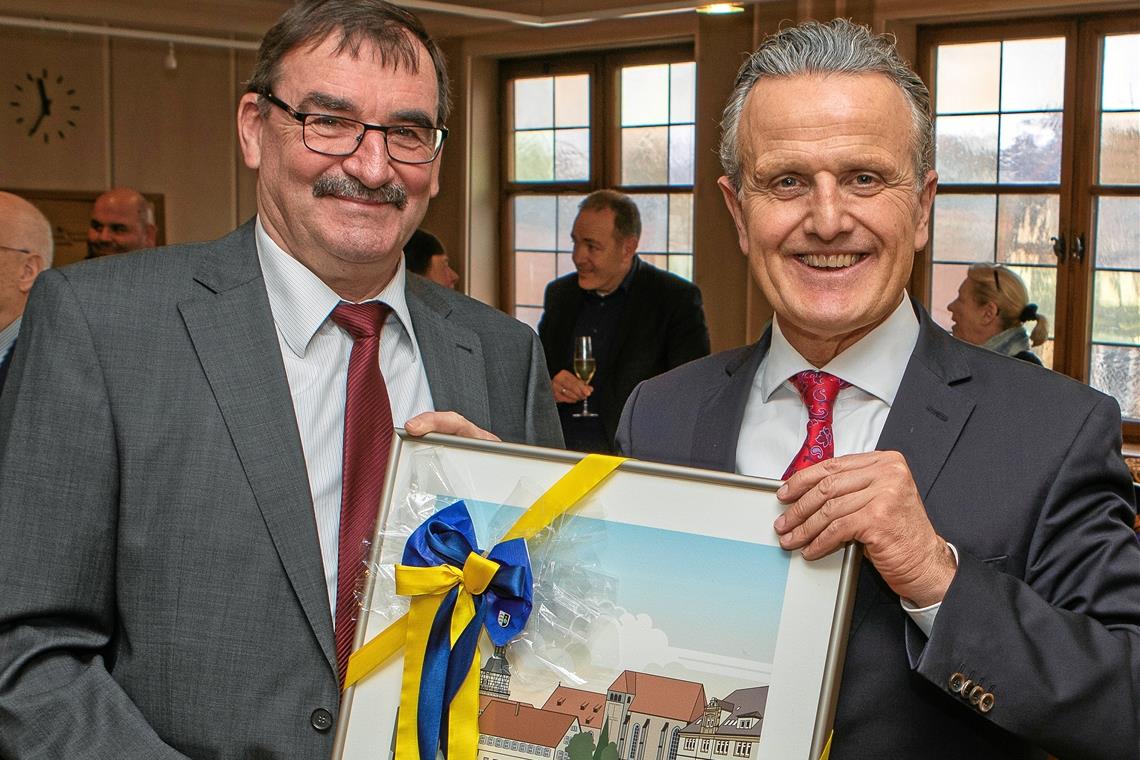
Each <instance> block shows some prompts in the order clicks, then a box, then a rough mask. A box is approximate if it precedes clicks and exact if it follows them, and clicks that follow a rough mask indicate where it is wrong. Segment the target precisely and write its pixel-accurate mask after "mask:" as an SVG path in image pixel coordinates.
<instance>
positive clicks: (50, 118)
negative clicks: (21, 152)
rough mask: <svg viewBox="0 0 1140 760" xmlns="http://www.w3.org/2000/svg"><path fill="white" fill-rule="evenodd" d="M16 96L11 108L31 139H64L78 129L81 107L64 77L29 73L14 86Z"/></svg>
mask: <svg viewBox="0 0 1140 760" xmlns="http://www.w3.org/2000/svg"><path fill="white" fill-rule="evenodd" d="M15 88H16V89H15V96H14V97H13V98H12V100H10V101H9V103H8V105H9V106H11V107H12V109H13V110H14V111H15V113H16V116H15V118H16V124H18V125H19V126H20V128H21V129H23V130H24V132H25V134H27V136H28V138H29V139H32V140H43V141H44V142H45V143H50V142H51V141H52V139H53V138H54V139H58V140H63V139H65V138H66V137H67V133H68V132H69V131H71V130H74V129H75V128H76V126H77V125H76V123H75V119H76V118H78V113H79V106H78V105H76V103H75V88H73V87H69V86H68V85H66V84H65V83H64V81H63V75H62V74H49V73H48V70H47V69H40V71H39V73H33V72H28V73H26V74H24V77H23V78H22V79H20V80H18V81H17V82H16V83H15Z"/></svg>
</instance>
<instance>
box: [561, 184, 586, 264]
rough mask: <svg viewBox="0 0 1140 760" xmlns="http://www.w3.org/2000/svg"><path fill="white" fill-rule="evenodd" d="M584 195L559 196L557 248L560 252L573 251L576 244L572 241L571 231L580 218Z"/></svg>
mask: <svg viewBox="0 0 1140 760" xmlns="http://www.w3.org/2000/svg"><path fill="white" fill-rule="evenodd" d="M584 197H585V196H584V195H560V196H558V238H557V246H558V250H560V251H571V250H573V248H574V243H573V242H572V241H571V240H570V230H572V229H573V228H574V220H575V219H576V218H577V217H578V204H579V203H581V202H582V199H583V198H584Z"/></svg>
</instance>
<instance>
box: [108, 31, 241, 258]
mask: <svg viewBox="0 0 1140 760" xmlns="http://www.w3.org/2000/svg"><path fill="white" fill-rule="evenodd" d="M166 53H167V46H166V45H163V44H160V43H154V42H140V41H134V40H120V39H115V40H112V41H111V77H110V78H111V104H112V105H111V114H112V120H111V121H112V129H111V146H112V159H113V175H114V176H113V177H112V181H113V183H114V184H117V185H118V184H121V185H129V186H131V187H135V188H138V189H139V190H143V191H146V192H160V193H163V194H164V195H165V197H166V213H167V239H168V240H169V241H170V242H172V243H181V242H186V241H191V240H208V239H211V238H216V237H218V236H220V235H222V234H224V233H226V232H228V231H229V230H230V229H232V227H233V225H232V218H233V209H234V207H235V187H234V184H235V183H234V169H233V160H234V159H233V157H234V151H235V150H236V139H237V138H236V134H235V127H234V102H233V92H232V88H231V86H230V82H231V63H230V55H231V54H230V53H229V51H226V50H220V49H213V48H198V47H188V46H176V48H175V54H176V56H177V58H178V68H176V69H174V70H173V71H171V70H168V69H167V68H165V67H164V65H163V59H164V58H165V56H166Z"/></svg>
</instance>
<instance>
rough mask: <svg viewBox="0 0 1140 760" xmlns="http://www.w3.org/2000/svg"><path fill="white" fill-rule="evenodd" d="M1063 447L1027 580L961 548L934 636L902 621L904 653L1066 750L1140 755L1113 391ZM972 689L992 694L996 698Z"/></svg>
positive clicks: (1139, 618)
mask: <svg viewBox="0 0 1140 760" xmlns="http://www.w3.org/2000/svg"><path fill="white" fill-rule="evenodd" d="M1067 449H1068V453H1067V455H1066V456H1065V458H1064V461H1063V463H1062V466H1061V467H1060V468H1059V469H1058V471H1057V472H1056V475H1055V480H1054V481H1053V483H1052V486H1051V488H1050V489H1049V491H1048V496H1047V499H1046V503H1045V505H1044V508H1043V509H1042V510H1041V511H1040V516H1039V519H1038V522H1037V525H1036V527H1035V530H1034V535H1033V538H1032V541H1031V546H1032V548H1031V553H1030V555H1029V561H1028V563H1027V566H1026V572H1025V577H1024V579H1019V578H1016V577H1014V576H1012V575H1009V574H1006V573H1004V572H1001V571H1000V569H998V568H997V567H995V566H994V563H992V562H983V561H981V560H979V559H978V558H975V557H971V556H969V555H968V554H966V553H964V552H962V553H961V555H960V560H959V566H958V572H957V575H956V576H955V578H954V581H953V583H952V584H951V586H950V589H949V591H948V592H947V595H946V597H945V599H944V600H943V602H942V606H941V608H940V609H939V612H938V617H937V619H936V621H935V623H934V628H933V630H932V631H931V636H930V638H929V640H926V641H925V642H924V641H923V639H922V637H921V634H917V633H916V630H910V629H908V636H907V639H908V647H909V649H910V651H909V655H910V657H911V662H912V664H914V665H915V668H916V670H917V672H918V673H919V674H920V675H922V676H923V677H925V678H926V679H927V680H929V681H930V682H931V683H933V684H934V686H935V687H937V688H939V689H941V690H942V691H944V692H947V693H948V694H949V695H950V696H951V698H953V699H958V700H963V702H964V704H965V705H966V706H968V707H973V708H974V709H975V710H976V711H978V712H979V713H980V714H982V715H984V716H985V717H986V718H987V719H988V720H990V721H992V722H994V723H996V724H997V725H999V726H1001V727H1002V728H1004V729H1006V730H1008V731H1011V732H1013V733H1014V734H1017V735H1019V736H1022V737H1025V738H1027V739H1029V740H1030V741H1032V742H1034V743H1036V744H1038V745H1039V746H1040V747H1042V748H1043V749H1045V750H1047V751H1049V752H1051V753H1052V754H1054V755H1056V756H1058V757H1062V758H1068V757H1079V758H1085V759H1086V760H1097V759H1098V758H1103V759H1104V760H1110V759H1116V760H1119V759H1122V758H1138V757H1140V544H1138V543H1137V541H1136V537H1135V535H1134V534H1133V532H1132V529H1131V526H1132V522H1133V519H1134V515H1135V511H1134V507H1133V506H1132V497H1131V495H1130V494H1129V489H1130V488H1131V483H1130V478H1129V477H1128V475H1127V472H1126V470H1125V468H1124V464H1123V461H1122V460H1121V458H1120V454H1119V452H1120V416H1119V412H1118V411H1117V407H1116V405H1115V402H1114V401H1113V400H1112V399H1109V398H1107V397H1106V398H1102V399H1101V400H1100V401H1099V403H1098V404H1096V405H1095V406H1093V407H1092V410H1091V412H1090V414H1089V416H1088V418H1087V419H1086V420H1085V421H1084V424H1083V425H1081V426H1080V427H1079V429H1078V432H1077V434H1076V437H1075V439H1074V440H1072V441H1071V442H1070V444H1069V446H1068V447H1067ZM959 675H960V677H959ZM963 680H969V681H970V684H968V685H967V686H966V688H965V689H961V688H956V687H960V686H961V684H962V683H963ZM975 686H977V687H981V690H980V691H976V690H975V688H974V687H975ZM962 691H965V692H967V693H966V694H964V695H963V694H962V693H961V692H962ZM969 692H973V696H974V697H976V698H979V699H980V697H981V696H982V695H984V694H987V693H988V694H990V695H991V699H992V702H989V700H987V702H989V709H988V710H986V711H984V712H983V711H982V710H981V709H979V706H978V704H977V703H976V702H975V701H974V700H971V699H970V696H971V694H970V693H969Z"/></svg>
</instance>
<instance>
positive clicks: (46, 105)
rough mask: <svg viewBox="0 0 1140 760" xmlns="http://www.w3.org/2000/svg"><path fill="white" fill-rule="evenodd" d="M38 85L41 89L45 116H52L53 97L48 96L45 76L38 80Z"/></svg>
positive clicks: (41, 103)
mask: <svg viewBox="0 0 1140 760" xmlns="http://www.w3.org/2000/svg"><path fill="white" fill-rule="evenodd" d="M36 86H37V87H39V89H40V110H41V111H43V113H44V115H45V116H51V98H49V97H48V96H47V90H45V89H44V80H43V77H40V78H39V79H37V80H36Z"/></svg>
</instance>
